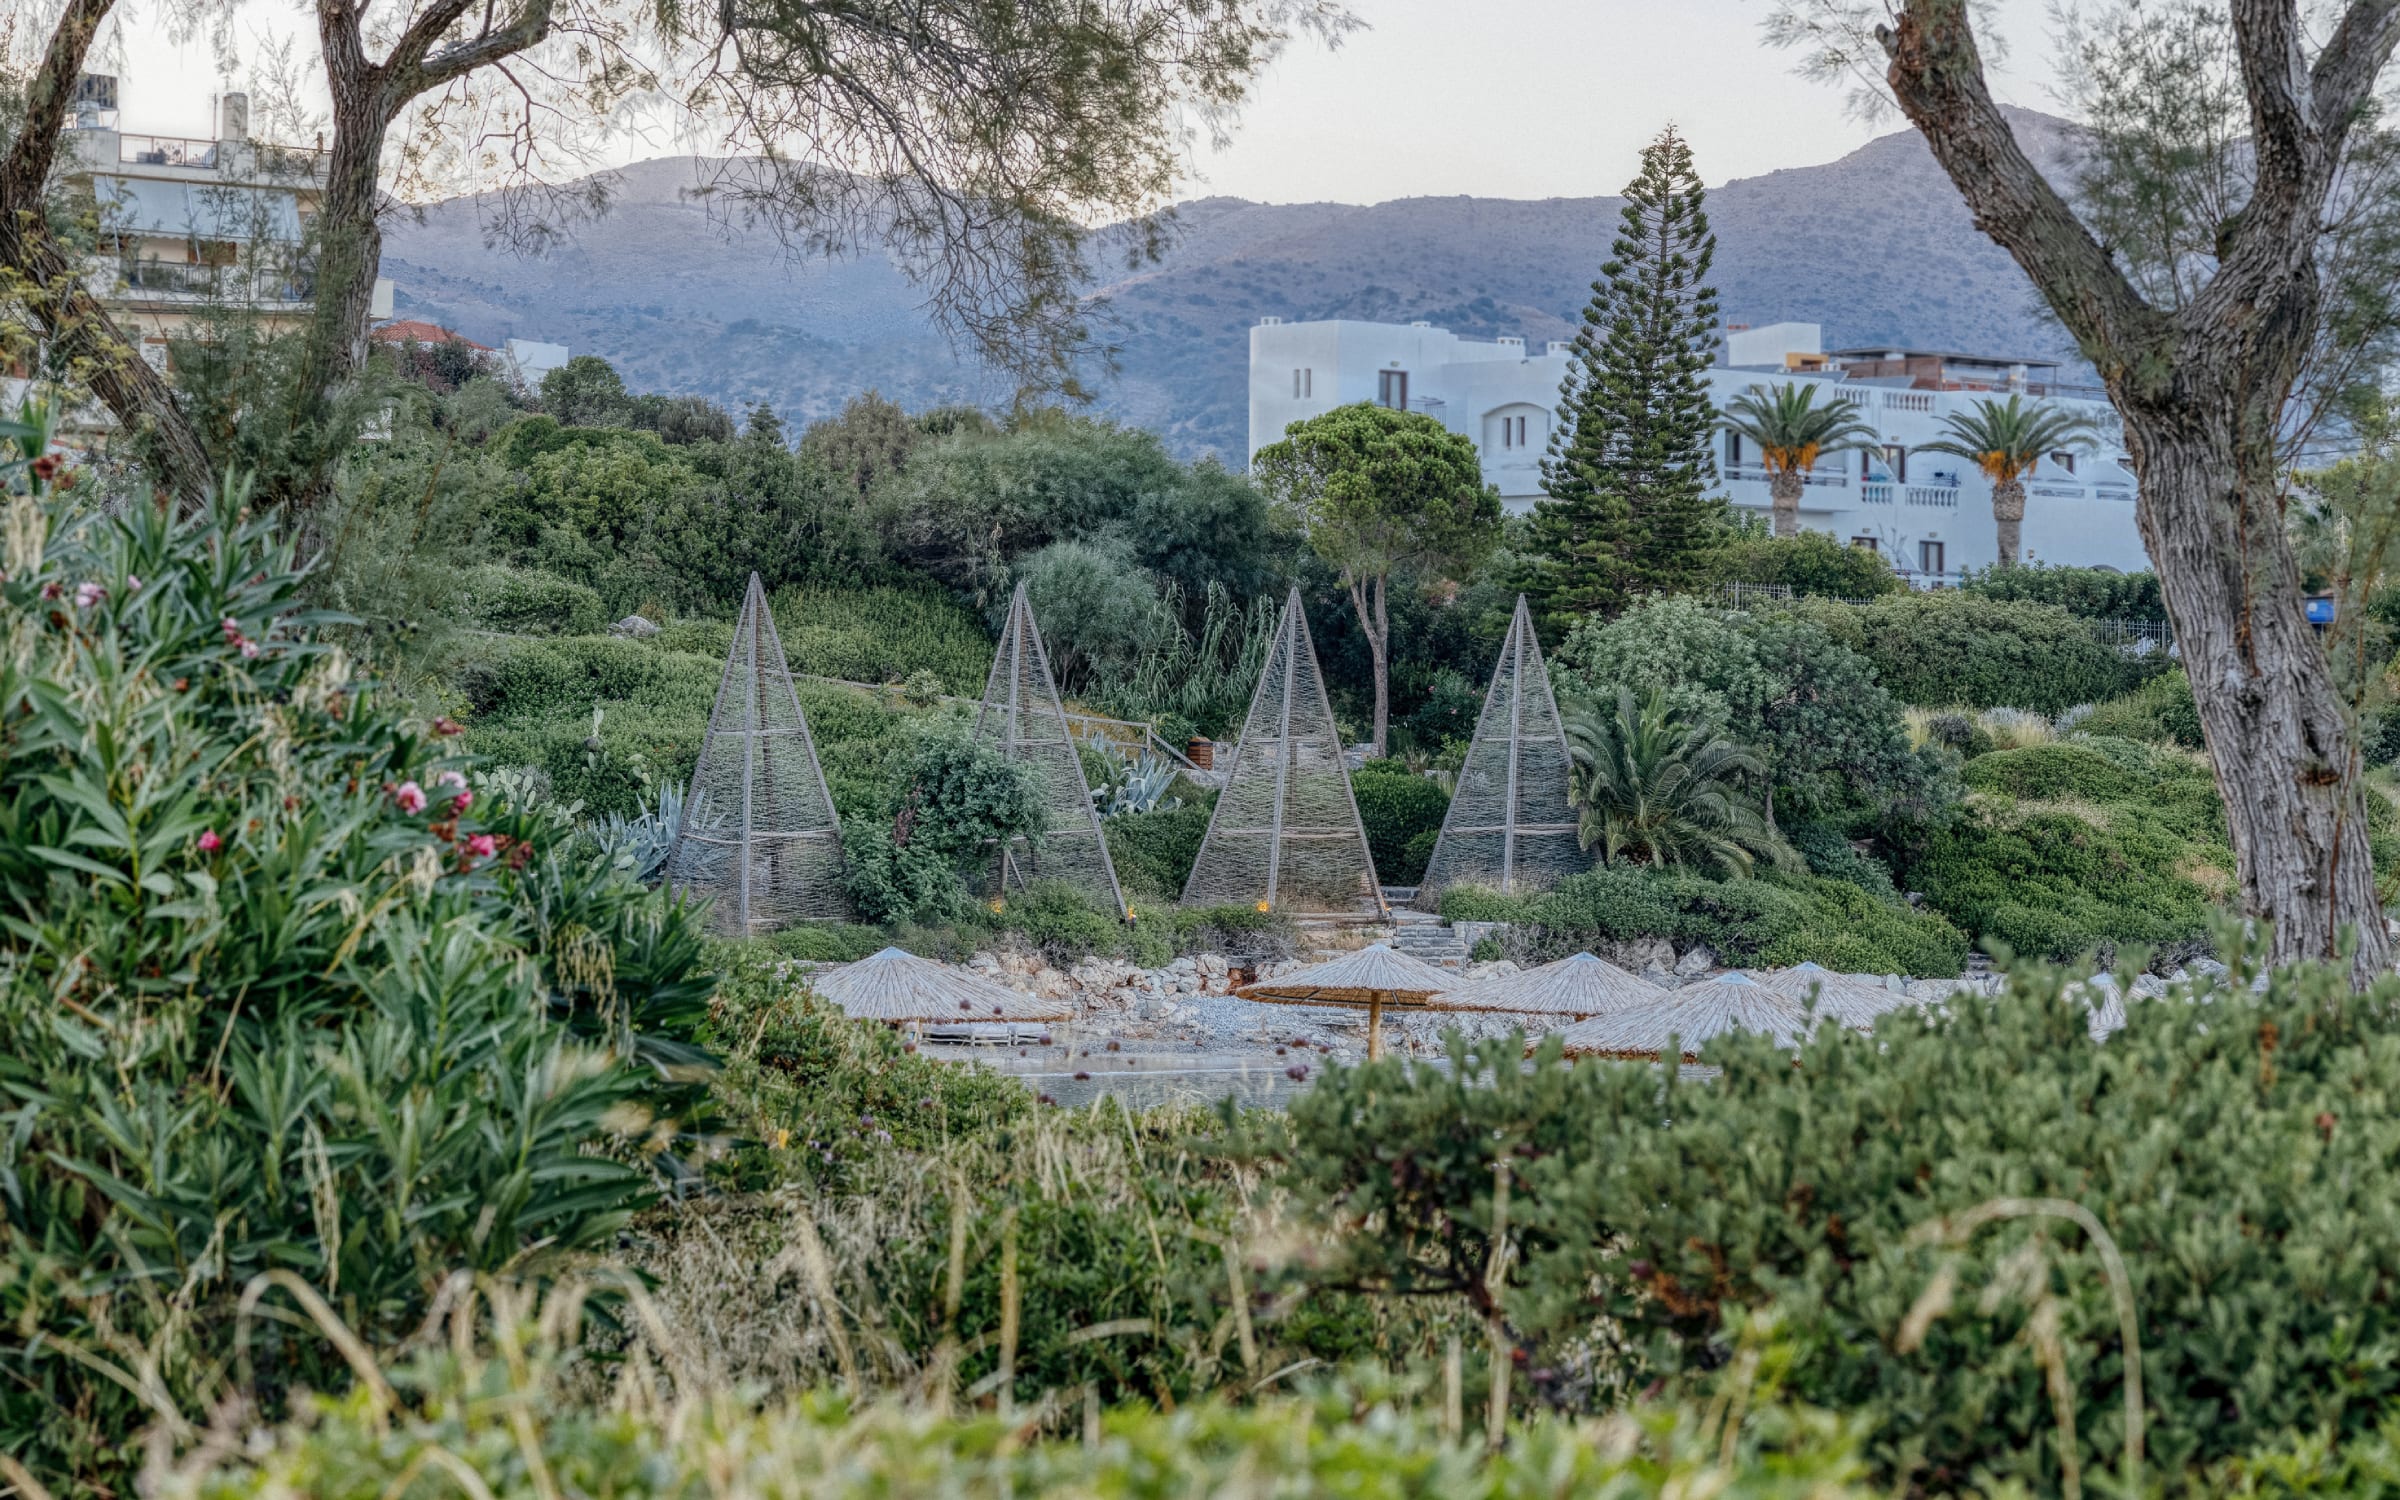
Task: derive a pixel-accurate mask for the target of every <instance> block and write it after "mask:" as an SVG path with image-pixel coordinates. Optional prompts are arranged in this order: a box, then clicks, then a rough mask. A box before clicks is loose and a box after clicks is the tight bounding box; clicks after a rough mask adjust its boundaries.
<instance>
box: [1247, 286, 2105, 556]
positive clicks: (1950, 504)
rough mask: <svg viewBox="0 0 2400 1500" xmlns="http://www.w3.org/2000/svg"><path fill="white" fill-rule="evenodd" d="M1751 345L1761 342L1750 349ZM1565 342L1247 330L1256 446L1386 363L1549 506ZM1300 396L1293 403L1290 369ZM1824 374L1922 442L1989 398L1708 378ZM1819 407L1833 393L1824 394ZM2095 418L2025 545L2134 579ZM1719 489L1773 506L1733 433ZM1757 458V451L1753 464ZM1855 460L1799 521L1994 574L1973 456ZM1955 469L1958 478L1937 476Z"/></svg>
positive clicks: (2037, 491) (2057, 477)
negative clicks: (2089, 447) (1550, 453)
mask: <svg viewBox="0 0 2400 1500" xmlns="http://www.w3.org/2000/svg"><path fill="white" fill-rule="evenodd" d="M1734 337H1735V338H1743V339H1748V340H1749V342H1747V343H1744V344H1743V345H1741V346H1740V347H1741V349H1742V350H1743V351H1744V352H1745V353H1757V352H1758V351H1759V350H1761V349H1771V351H1772V358H1771V359H1762V360H1760V361H1759V362H1760V363H1771V364H1774V365H1777V366H1780V364H1781V363H1782V355H1783V353H1784V352H1786V351H1796V352H1814V351H1815V350H1816V349H1817V348H1818V346H1819V344H1820V343H1821V339H1820V338H1819V336H1818V332H1817V328H1816V325H1814V324H1790V323H1784V324H1770V325H1768V326H1767V327H1765V328H1759V329H1753V330H1747V331H1746V332H1745V333H1742V334H1736V335H1734ZM1753 344H1755V345H1756V348H1753V347H1752V345H1753ZM1566 350H1567V346H1565V345H1554V346H1550V347H1548V348H1544V349H1542V350H1540V351H1539V352H1530V351H1528V350H1527V349H1526V347H1525V346H1524V345H1522V344H1520V343H1517V342H1515V341H1513V340H1512V341H1508V342H1501V343H1494V342H1488V341H1476V340H1469V339H1462V338H1459V337H1458V336H1456V335H1455V334H1452V333H1449V332H1447V331H1446V330H1443V329H1438V328H1420V327H1413V326H1410V327H1403V326H1401V325H1398V324H1391V323H1359V322H1348V321H1326V322H1314V323H1273V324H1261V325H1259V326H1257V327H1255V328H1253V329H1251V330H1250V451H1251V452H1252V453H1256V452H1257V451H1258V450H1259V449H1260V448H1262V447H1264V446H1266V445H1267V444H1268V443H1271V442H1273V441H1275V440H1276V439H1278V438H1280V437H1281V436H1282V435H1283V430H1284V428H1285V426H1286V425H1288V424H1289V423H1292V422H1295V421H1299V420H1302V419H1303V418H1307V417H1313V416H1317V415H1320V414H1322V413H1324V412H1326V411H1330V410H1332V409H1333V408H1334V407H1336V406H1340V405H1343V404H1344V403H1347V402H1353V401H1373V400H1375V399H1377V391H1378V381H1377V376H1378V374H1379V373H1380V372H1382V371H1385V370H1392V369H1399V370H1405V371H1406V372H1407V374H1408V377H1409V379H1408V394H1409V405H1410V408H1411V409H1412V410H1416V411H1420V412H1423V413H1425V414H1426V415H1429V416H1432V417H1435V418H1437V419H1438V420H1439V421H1440V422H1441V423H1442V425H1443V426H1445V427H1447V428H1449V429H1450V430H1451V431H1453V432H1456V433H1459V434H1461V435H1462V436H1465V437H1466V438H1468V439H1470V440H1472V441H1473V442H1474V443H1475V445H1476V448H1477V450H1478V452H1479V453H1480V454H1481V455H1482V458H1483V473H1484V478H1485V480H1486V481H1487V482H1489V483H1490V484H1491V485H1492V486H1493V487H1494V488H1496V489H1497V490H1498V491H1499V492H1500V497H1501V501H1502V503H1503V504H1504V505H1505V506H1506V507H1507V508H1508V509H1509V510H1510V511H1511V512H1517V513H1522V512H1524V511H1527V510H1530V509H1532V508H1533V505H1534V503H1535V502H1536V501H1537V500H1539V499H1540V498H1541V493H1542V491H1541V459H1542V456H1543V454H1544V453H1545V452H1546V451H1547V450H1548V447H1549V441H1550V428H1551V426H1552V425H1553V424H1555V422H1556V421H1557V413H1556V407H1557V404H1558V395H1559V386H1560V383H1561V381H1562V380H1563V379H1564V378H1565V376H1566V373H1567V352H1566ZM1294 370H1300V371H1304V372H1307V373H1305V374H1304V375H1303V376H1302V385H1303V389H1304V392H1305V394H1303V395H1302V396H1299V397H1294V396H1293V394H1292V372H1293V371H1294ZM1791 379H1802V380H1813V381H1817V382H1820V383H1822V384H1825V385H1827V386H1830V387H1833V388H1835V389H1836V390H1838V391H1839V393H1840V394H1842V395H1846V396H1848V397H1850V398H1851V399H1853V400H1855V401H1857V402H1858V403H1859V404H1860V407H1861V410H1862V415H1863V417H1864V419H1865V420H1866V421H1867V422H1869V423H1870V424H1871V425H1873V426H1874V427H1875V428H1876V429H1877V431H1878V432H1879V433H1880V434H1881V435H1882V436H1883V438H1884V440H1885V441H1887V442H1892V443H1898V444H1901V445H1904V446H1906V447H1909V448H1912V449H1913V448H1916V447H1918V446H1920V445H1922V444H1924V443H1927V442H1930V441H1932V440H1933V439H1935V438H1936V437H1937V436H1939V435H1940V433H1941V431H1942V416H1943V414H1944V413H1946V412H1950V411H1957V410H1964V409H1966V408H1968V407H1969V406H1970V405H1971V404H1972V403H1973V402H1975V401H1976V400H1979V399H1982V393H1977V392H1966V391H1917V390H1906V389H1897V388H1893V387H1887V386H1877V385H1870V384H1865V383H1860V384H1850V383H1848V382H1845V381H1843V380H1842V379H1841V378H1840V377H1839V376H1838V375H1786V374H1784V373H1782V372H1781V370H1780V369H1776V370H1757V369H1749V370H1744V369H1733V368H1719V369H1715V370H1712V371H1710V372H1709V384H1710V387H1711V395H1712V398H1713V399H1714V400H1715V402H1716V404H1717V406H1718V407H1719V408H1720V409H1722V408H1723V407H1724V406H1725V404H1726V403H1727V402H1728V401H1730V400H1731V399H1732V398H1733V397H1734V396H1735V395H1736V394H1738V393H1739V392H1740V391H1742V390H1744V389H1745V388H1748V387H1751V386H1759V385H1767V384H1774V383H1780V382H1782V381H1784V380H1791ZM1820 399H1822V398H1820ZM2069 404H2070V405H2073V406H2075V407H2077V408H2079V409H2082V410H2084V411H2086V412H2088V413H2090V414H2091V415H2093V416H2095V417H2097V418H2098V419H2100V421H2101V423H2102V430H2103V431H2104V432H2106V433H2109V434H2111V436H2110V437H2107V438H2104V439H2102V440H2101V442H2100V444H2099V445H2098V446H2099V448H2100V449H2102V450H2104V451H2103V452H2100V453H2089V452H2087V456H2086V457H2085V458H2084V459H2083V461H2082V462H2080V463H2079V464H2078V465H2077V468H2078V470H2079V471H2080V472H2078V473H2076V474H2074V475H2071V476H2070V475H2064V474H2059V473H2055V472H2053V471H2052V469H2051V466H2050V465H2049V464H2047V463H2045V464H2043V465H2042V466H2041V468H2040V470H2039V471H2037V473H2036V475H2035V477H2034V478H2033V480H2031V481H2030V482H2029V484H2028V497H2027V502H2026V508H2025V528H2024V545H2025V550H2026V553H2027V555H2028V556H2029V557H2030V558H2032V559H2034V560H2038V561H2041V562H2048V563H2058V564H2071V565H2076V566H2104V567H2112V568H2118V569H2121V570H2124V571H2128V572H2131V571H2135V570H2138V569H2142V568H2146V567H2148V566H2149V559H2148V554H2147V553H2146V552H2145V551H2144V549H2143V547H2142V542H2141V537H2140V535H2139V533H2138V532H2137V531H2136V530H2135V527H2134V524H2133V504H2132V496H2133V480H2132V476H2131V475H2130V474H2129V473H2126V472H2124V471H2123V470H2122V469H2121V468H2120V467H2118V466H2117V465H2116V464H2114V463H2111V462H2108V461H2107V460H2108V459H2109V458H2111V457H2115V456H2119V455H2121V454H2122V451H2123V450H2122V447H2121V446H2120V444H2119V442H2118V440H2117V439H2116V438H2115V436H2114V434H2116V433H2117V432H2119V431H2120V427H2119V424H2118V422H2117V421H2116V419H2115V416H2114V414H2113V413H2111V412H2110V411H2109V409H2108V407H2107V405H2106V403H2104V402H2071V403H2069ZM1515 416H1523V417H1524V418H1525V419H1526V422H1525V429H1526V443H1525V446H1524V447H1522V448H1513V447H1509V446H1506V445H1505V444H1502V443H1501V442H1500V441H1499V438H1500V434H1501V432H1502V431H1503V428H1502V426H1501V423H1502V421H1503V420H1504V419H1506V418H1509V417H1515ZM1717 455H1718V461H1719V467H1720V469H1721V470H1724V472H1723V473H1722V475H1721V478H1722V480H1723V486H1722V487H1723V492H1724V493H1725V495H1726V497H1727V498H1728V499H1729V500H1731V501H1732V503H1733V504H1734V506H1735V507H1736V508H1738V509H1742V510H1748V511H1755V512H1758V513H1761V514H1764V513H1765V512H1766V511H1767V510H1768V508H1769V499H1768V495H1767V485H1766V481H1765V476H1764V475H1763V474H1761V473H1759V472H1758V471H1757V470H1756V469H1755V468H1752V467H1749V466H1744V467H1740V468H1734V469H1725V465H1724V456H1725V447H1724V440H1723V438H1722V436H1720V437H1719V439H1718V441H1717ZM1747 456H1748V457H1749V458H1750V459H1751V461H1752V463H1755V457H1756V456H1755V455H1747ZM1860 468H1861V466H1860V464H1859V463H1858V461H1857V456H1856V455H1849V456H1844V457H1841V458H1837V459H1829V460H1827V461H1825V462H1823V463H1820V464H1819V465H1818V470H1817V474H1816V476H1815V477H1816V480H1817V482H1815V483H1812V484H1810V485H1809V486H1808V487H1807V489H1806V490H1805V491H1804V492H1803V495H1802V498H1801V502H1800V522H1801V525H1803V526H1805V527H1807V528H1809V529H1812V530H1817V531H1824V532H1828V533H1830V534H1832V535H1834V536H1836V537H1839V538H1841V539H1842V540H1844V541H1849V540H1851V539H1853V538H1856V537H1861V536H1871V537H1874V538H1875V539H1876V541H1877V544H1878V546H1879V548H1880V549H1881V550H1882V551H1883V552H1884V553H1885V555H1887V556H1889V557H1891V558H1892V560H1893V561H1894V563H1895V564H1896V565H1898V566H1900V567H1901V568H1903V569H1904V570H1913V569H1915V568H1916V566H1917V563H1918V544H1919V543H1920V542H1927V541H1933V542H1939V543H1941V544H1942V549H1943V553H1944V556H1943V570H1944V572H1945V573H1948V574H1955V573H1957V572H1958V571H1959V570H1960V569H1962V568H1983V567H1989V566H1990V565H1991V564H1992V563H1994V562H1996V561H1997V560H1998V538H1997V527H1996V524H1995V523H1994V521H1993V520H1992V507H1991V485H1990V483H1989V482H1988V481H1986V480H1985V479H1984V478H1983V476H1982V475H1981V474H1979V473H1977V472H1976V470H1975V466H1974V465H1973V464H1970V463H1968V462H1966V461H1965V460H1963V459H1953V458H1947V457H1943V456H1941V455H1937V454H1925V453H1911V454H1910V455H1909V459H1908V469H1907V478H1908V481H1909V482H1908V483H1906V484H1896V483H1892V484H1886V483H1870V482H1868V481H1867V479H1866V477H1865V476H1863V475H1862V474H1861V472H1860ZM1937 474H1948V475H1955V476H1956V479H1957V483H1956V484H1955V485H1951V484H1948V483H1943V482H1939V481H1938V480H1937V478H1936V476H1937Z"/></svg>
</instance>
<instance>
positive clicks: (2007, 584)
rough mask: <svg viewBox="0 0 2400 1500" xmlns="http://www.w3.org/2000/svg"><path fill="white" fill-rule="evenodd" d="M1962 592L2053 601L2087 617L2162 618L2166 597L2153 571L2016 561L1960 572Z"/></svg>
mask: <svg viewBox="0 0 2400 1500" xmlns="http://www.w3.org/2000/svg"><path fill="white" fill-rule="evenodd" d="M1958 587H1959V590H1960V591H1961V592H1962V593H1968V594H1975V595H1978V596H1980V597H1982V598H1985V599H2007V600H2015V601H2018V602H2020V603H2026V604H2055V605H2057V606H2058V607H2059V608H2060V609H2063V610H2065V611H2066V612H2067V613H2068V614H2071V615H2078V616H2081V617H2082V618H2084V619H2087V620H2164V619H2165V618H2166V617H2167V601H2166V598H2165V597H2164V596H2163V595H2161V594H2160V593H2159V591H2158V575H2157V574H2156V573H2119V572H2116V571H2114V570H2113V569H2109V568H2067V567H2057V566H2053V565H2052V564H2049V563H2018V564H2016V565H2015V566H2013V567H1996V568H1986V569H1984V570H1983V571H1981V572H1968V573H1965V574H1962V575H1961V576H1960V578H1959V583H1958Z"/></svg>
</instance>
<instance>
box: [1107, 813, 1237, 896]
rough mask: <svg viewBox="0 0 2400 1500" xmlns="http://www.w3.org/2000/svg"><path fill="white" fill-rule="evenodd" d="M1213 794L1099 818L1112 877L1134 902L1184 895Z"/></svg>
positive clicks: (1204, 833)
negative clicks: (1158, 808) (1157, 809)
mask: <svg viewBox="0 0 2400 1500" xmlns="http://www.w3.org/2000/svg"><path fill="white" fill-rule="evenodd" d="M1215 805H1216V798H1215V795H1214V794H1213V793H1212V794H1209V795H1208V796H1207V797H1205V798H1202V799H1195V800H1192V801H1188V802H1186V803H1184V805H1183V806H1181V807H1173V808H1169V809H1167V810H1166V811H1165V812H1147V813H1127V814H1125V815H1124V816H1122V817H1115V818H1107V819H1104V820H1102V822H1101V824H1100V830H1101V832H1102V833H1103V834H1104V835H1106V836H1107V839H1108V857H1109V859H1110V860H1111V861H1113V862H1114V863H1115V865H1116V867H1117V883H1118V884H1119V885H1122V886H1123V887H1125V897H1126V899H1127V900H1128V901H1134V902H1142V901H1148V902H1154V903H1157V902H1173V901H1178V900H1181V899H1182V897H1183V883H1184V882H1185V881H1186V880H1188V879H1190V878H1191V873H1192V862H1193V861H1194V860H1196V859H1198V858H1199V857H1200V841H1201V840H1202V839H1204V838H1206V837H1207V836H1208V818H1209V814H1210V813H1211V812H1212V811H1213V810H1214V808H1215Z"/></svg>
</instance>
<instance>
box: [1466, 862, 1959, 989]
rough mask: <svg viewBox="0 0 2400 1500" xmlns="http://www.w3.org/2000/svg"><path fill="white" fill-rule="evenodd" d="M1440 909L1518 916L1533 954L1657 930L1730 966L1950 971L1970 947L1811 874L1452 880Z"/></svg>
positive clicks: (1886, 903) (1919, 918)
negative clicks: (1539, 882) (1505, 888)
mask: <svg viewBox="0 0 2400 1500" xmlns="http://www.w3.org/2000/svg"><path fill="white" fill-rule="evenodd" d="M1442 915H1443V916H1445V917H1447V918H1449V919H1450V920H1452V921H1454V922H1455V921H1484V922H1513V923H1518V924H1521V926H1522V927H1523V929H1524V932H1523V940H1524V944H1525V949H1526V952H1527V954H1528V956H1530V957H1531V958H1533V959H1535V960H1537V961H1542V962H1547V961H1548V960H1550V959H1554V958H1564V957H1566V956H1567V955H1568V954H1570V953H1577V952H1581V951H1584V950H1586V949H1594V950H1597V949H1600V948H1604V947H1606V946H1608V945H1611V944H1615V943H1623V942H1629V941H1631V940H1633V939H1636V938H1653V937H1655V938H1665V939H1666V940H1667V941H1668V942H1670V943H1673V944H1674V945H1675V946H1676V947H1677V948H1689V947H1691V946H1692V945H1693V944H1696V943H1705V944H1707V945H1708V946H1709V947H1710V948H1711V949H1713V950H1715V952H1716V954H1717V957H1718V959H1719V960H1720V961H1721V962H1724V963H1727V964H1736V965H1740V964H1770V965H1775V966H1787V965H1791V964H1797V963H1817V964H1822V965H1824V966H1825V967H1826V968H1828V969H1833V970H1836V971H1838V972H1843V973H1865V974H1914V975H1950V974H1956V973H1957V972H1958V971H1959V969H1960V968H1961V966H1963V965H1964V964H1965V962H1966V957H1967V943H1966V939H1965V938H1964V937H1962V936H1960V934H1959V931H1958V929H1957V928H1955V927H1953V926H1951V925H1950V923H1949V922H1947V921H1946V920H1944V919H1943V918H1942V917H1941V916H1940V915H1938V914H1936V913H1934V912H1930V911H1918V910H1913V909H1911V908H1910V907H1908V906H1906V905H1904V904H1902V903H1901V902H1898V901H1894V900H1889V899H1885V898H1882V897H1880V896H1878V895H1876V894H1874V893H1871V892H1869V891H1868V890H1866V889H1864V888H1863V887H1862V886H1861V885H1860V884H1858V883H1854V882H1852V881H1849V880H1841V879H1827V878H1824V877H1821V876H1816V875H1799V874H1789V875H1787V874H1782V873H1771V874H1767V875H1762V876H1760V877H1758V878H1756V879H1753V880H1711V879H1708V878H1707V877H1705V876H1701V875H1695V874H1691V873H1688V872H1686V871H1681V870H1652V869H1636V868H1625V867H1612V868H1607V869H1600V870H1593V871H1590V872H1589V873H1586V874H1582V875H1572V876H1569V877H1568V878H1567V879H1565V880H1562V881H1560V882H1559V883H1558V884H1557V885H1556V886H1554V887H1552V888H1551V889H1550V890H1548V891H1546V892H1543V893H1542V894H1540V895H1536V896H1519V897H1510V896H1501V895H1498V894H1496V893H1493V892H1490V891H1478V890H1474V889H1472V888H1468V887H1459V888H1455V889H1452V890H1449V891H1445V892H1443V894H1442Z"/></svg>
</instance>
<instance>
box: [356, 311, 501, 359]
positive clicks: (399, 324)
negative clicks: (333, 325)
mask: <svg viewBox="0 0 2400 1500" xmlns="http://www.w3.org/2000/svg"><path fill="white" fill-rule="evenodd" d="M367 337H368V338H371V339H373V340H375V341H376V342H377V343H379V344H405V343H407V342H408V341H409V340H411V339H414V340H416V341H417V342H418V343H420V344H447V343H450V342H452V341H453V340H456V341H457V342H458V343H461V344H464V345H466V346H467V347H468V348H470V349H480V350H482V351H483V352H484V353H486V354H489V353H491V352H492V350H491V346H490V345H489V344H478V343H476V342H475V341H474V340H473V339H471V338H466V337H463V336H461V335H459V334H455V333H452V332H451V331H450V330H449V329H447V328H444V327H442V326H441V325H440V324H438V323H421V322H419V321H417V320H416V319H414V318H401V319H399V320H397V321H396V322H391V323H385V324H381V325H379V326H378V327H376V328H375V329H374V330H373V331H372V332H370V333H369V334H368V335H367Z"/></svg>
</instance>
